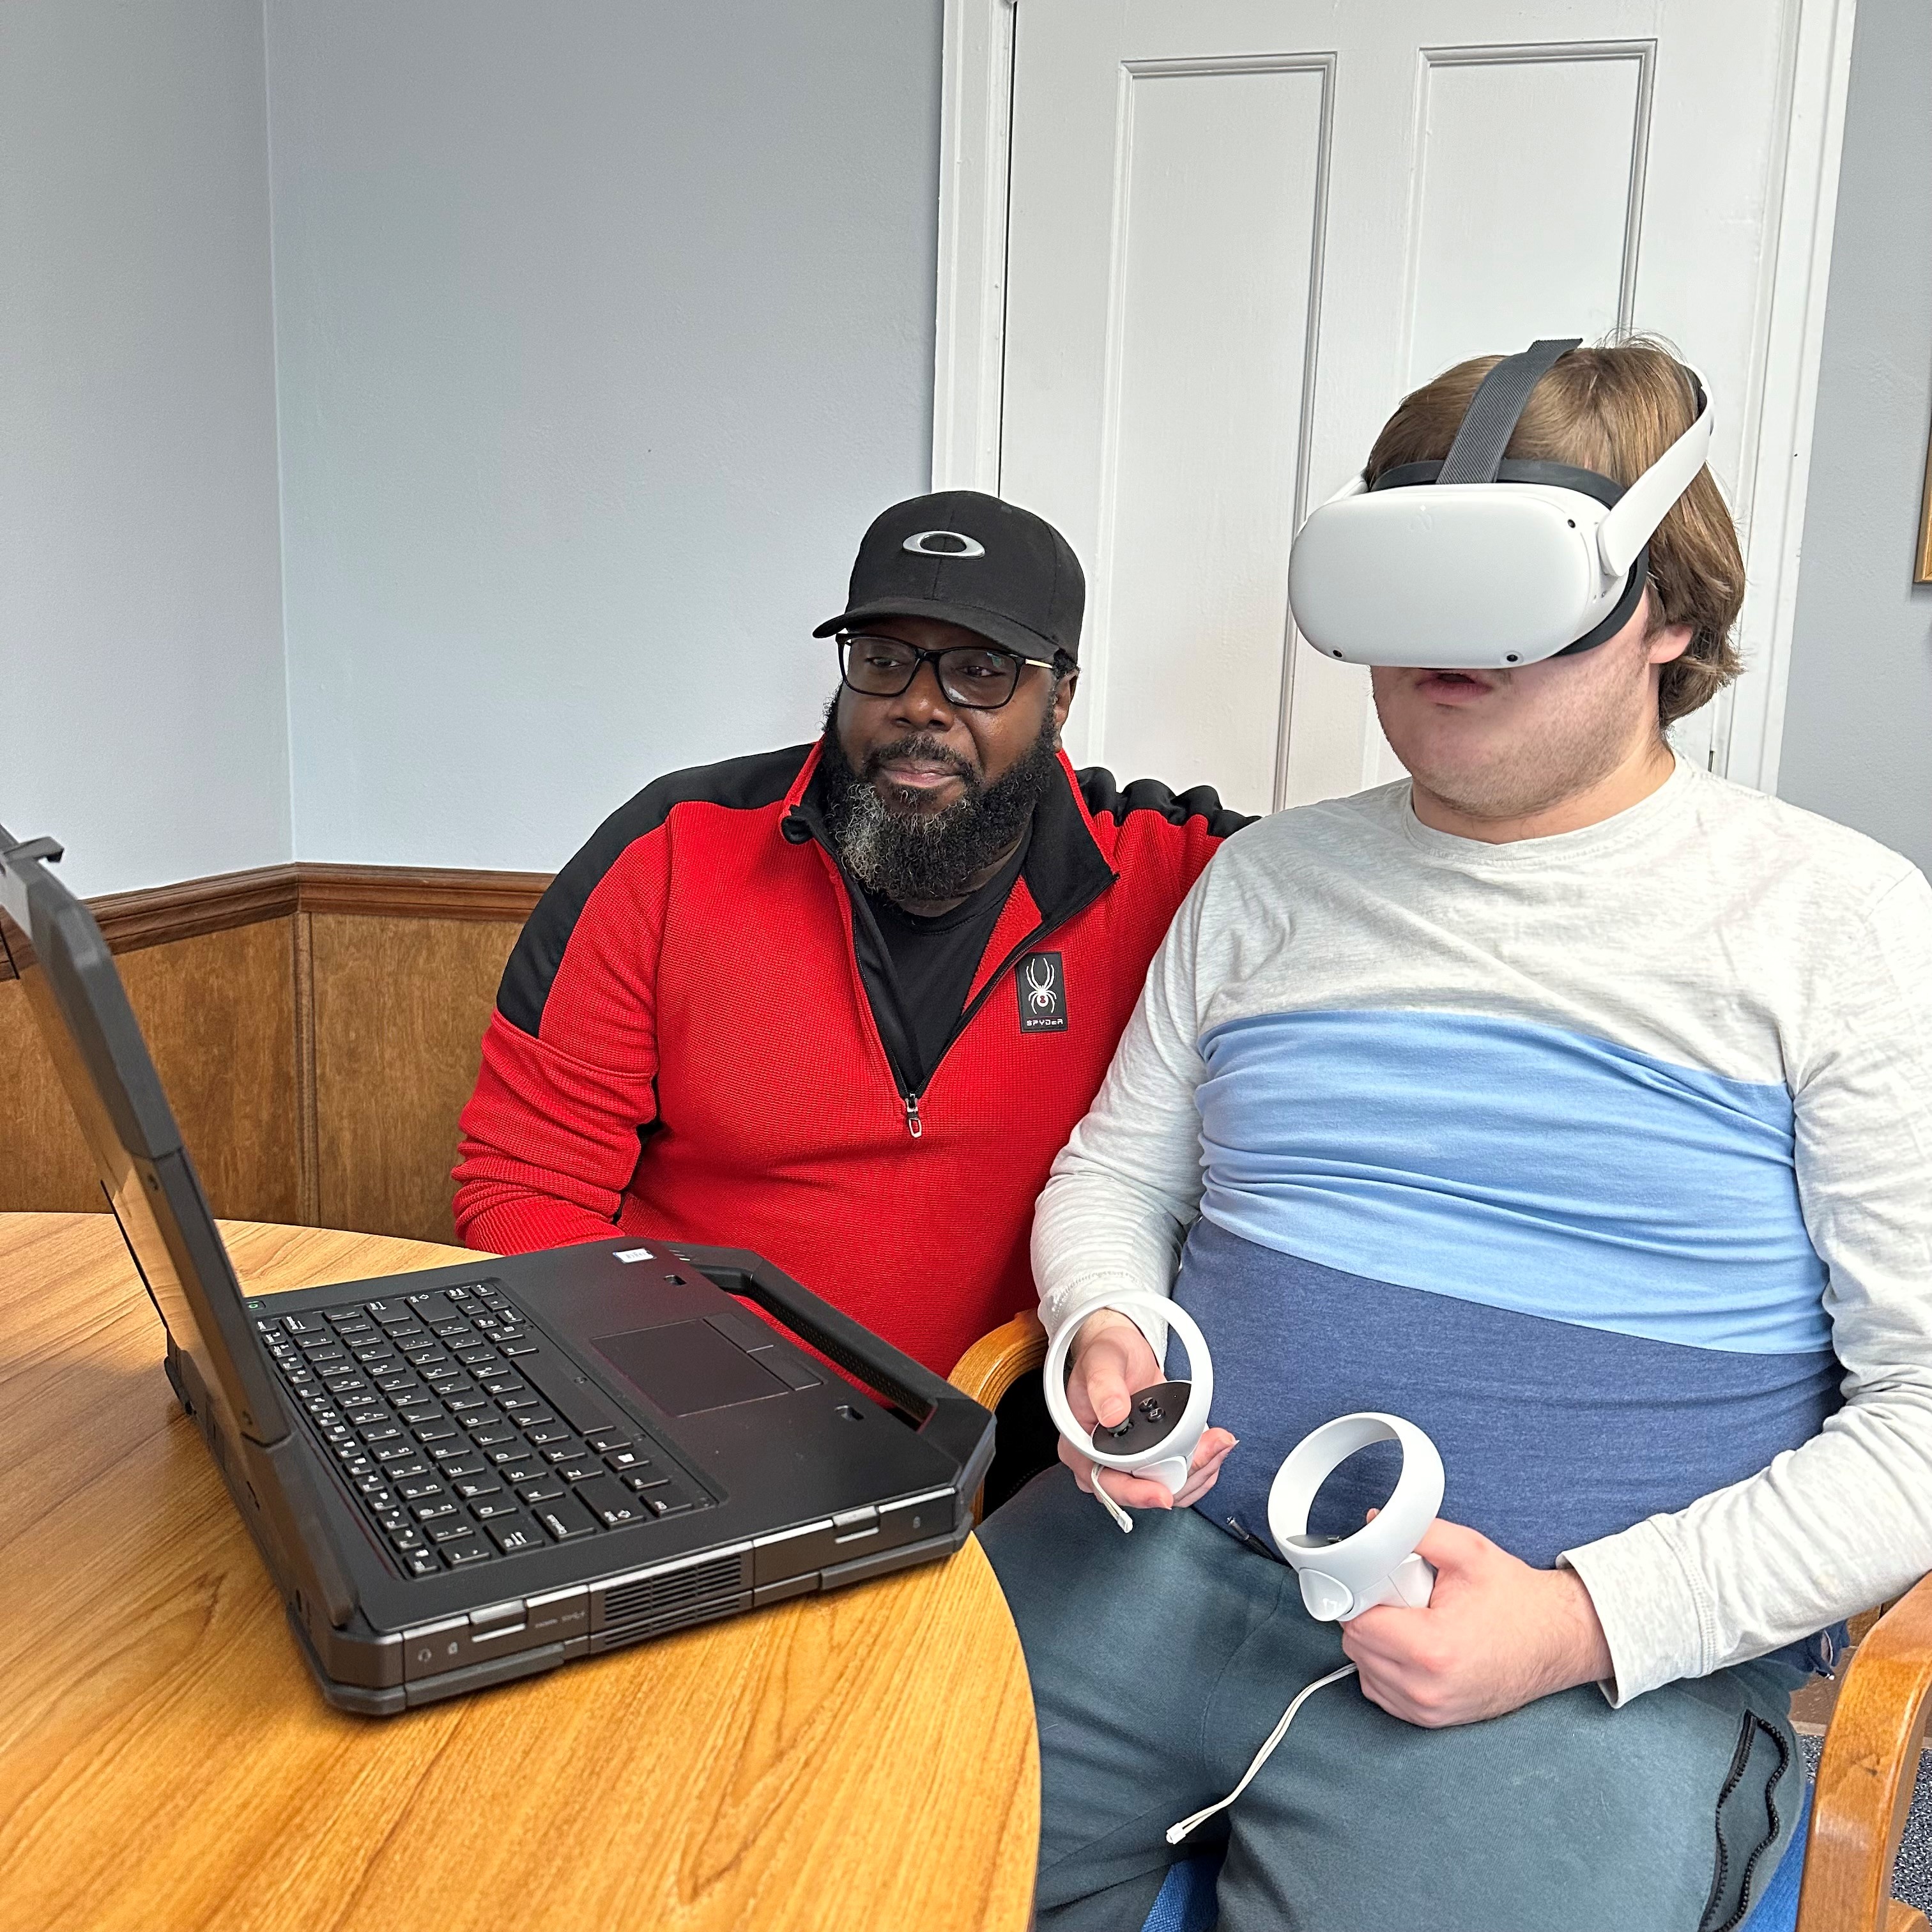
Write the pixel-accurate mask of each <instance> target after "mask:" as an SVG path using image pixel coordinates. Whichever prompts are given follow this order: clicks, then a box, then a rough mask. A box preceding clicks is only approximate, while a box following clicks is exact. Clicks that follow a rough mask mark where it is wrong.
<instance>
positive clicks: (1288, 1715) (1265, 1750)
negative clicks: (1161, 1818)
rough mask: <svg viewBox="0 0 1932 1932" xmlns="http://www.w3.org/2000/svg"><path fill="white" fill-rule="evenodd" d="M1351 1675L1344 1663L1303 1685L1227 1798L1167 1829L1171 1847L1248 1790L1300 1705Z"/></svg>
mask: <svg viewBox="0 0 1932 1932" xmlns="http://www.w3.org/2000/svg"><path fill="white" fill-rule="evenodd" d="M1352 1676H1355V1666H1354V1665H1353V1664H1343V1667H1341V1669H1340V1670H1331V1671H1330V1672H1329V1673H1328V1676H1326V1677H1318V1678H1316V1680H1315V1682H1313V1684H1307V1685H1303V1687H1302V1688H1301V1690H1300V1691H1298V1693H1297V1694H1296V1696H1295V1701H1294V1703H1292V1704H1290V1705H1289V1707H1288V1709H1286V1710H1285V1711H1284V1712H1283V1713H1282V1714H1281V1722H1280V1724H1277V1725H1276V1726H1275V1727H1274V1730H1272V1731H1271V1732H1270V1733H1268V1742H1267V1743H1266V1744H1265V1745H1262V1748H1261V1749H1260V1750H1259V1751H1256V1753H1255V1757H1254V1762H1253V1763H1252V1764H1250V1766H1248V1768H1247V1770H1246V1771H1244V1772H1242V1773H1241V1783H1240V1784H1238V1785H1236V1786H1235V1788H1234V1790H1232V1791H1231V1792H1229V1793H1228V1795H1227V1796H1226V1797H1225V1798H1224V1799H1222V1800H1221V1801H1220V1803H1219V1804H1218V1805H1209V1806H1208V1808H1207V1810H1206V1811H1196V1812H1195V1813H1194V1814H1193V1816H1191V1817H1187V1818H1184V1819H1182V1820H1181V1823H1179V1824H1178V1825H1170V1826H1169V1827H1168V1828H1167V1842H1168V1843H1169V1844H1170V1845H1178V1844H1179V1843H1180V1842H1181V1840H1182V1839H1183V1838H1186V1837H1187V1835H1188V1833H1189V1832H1191V1831H1193V1829H1195V1828H1196V1826H1199V1825H1205V1823H1207V1822H1208V1820H1209V1819H1210V1818H1211V1817H1214V1814H1215V1813H1216V1812H1217V1811H1226V1809H1227V1808H1228V1807H1229V1805H1232V1804H1233V1803H1234V1802H1235V1799H1238V1797H1240V1796H1241V1793H1243V1792H1244V1791H1245V1790H1247V1788H1248V1785H1249V1782H1250V1780H1251V1779H1252V1778H1253V1777H1254V1775H1255V1773H1256V1772H1258V1771H1259V1770H1260V1769H1261V1768H1262V1766H1263V1765H1265V1764H1266V1763H1268V1758H1269V1756H1270V1754H1271V1753H1272V1752H1273V1751H1274V1748H1275V1746H1276V1745H1278V1744H1280V1742H1281V1741H1282V1739H1283V1738H1284V1737H1286V1736H1287V1735H1288V1727H1289V1725H1290V1724H1292V1723H1294V1721H1295V1712H1298V1710H1300V1709H1301V1707H1302V1706H1303V1705H1304V1704H1305V1703H1307V1702H1308V1700H1309V1699H1310V1698H1311V1697H1313V1696H1314V1695H1315V1694H1316V1691H1319V1690H1320V1689H1321V1688H1322V1686H1323V1685H1327V1684H1339V1683H1340V1682H1341V1681H1342V1679H1343V1678H1345V1677H1352Z"/></svg>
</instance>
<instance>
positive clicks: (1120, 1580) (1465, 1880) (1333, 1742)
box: [980, 1469, 1803, 1932]
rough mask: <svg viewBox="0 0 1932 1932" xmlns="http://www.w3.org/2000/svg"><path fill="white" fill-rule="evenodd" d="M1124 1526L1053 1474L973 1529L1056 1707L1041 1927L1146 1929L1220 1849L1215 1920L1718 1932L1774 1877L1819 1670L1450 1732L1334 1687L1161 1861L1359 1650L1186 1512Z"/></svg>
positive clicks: (1751, 1668)
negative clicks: (1173, 1885)
mask: <svg viewBox="0 0 1932 1932" xmlns="http://www.w3.org/2000/svg"><path fill="white" fill-rule="evenodd" d="M1135 1524H1136V1527H1135V1530H1134V1533H1133V1535H1131V1536H1124V1535H1122V1534H1121V1532H1120V1531H1119V1530H1118V1529H1116V1528H1115V1526H1114V1525H1113V1524H1112V1523H1111V1522H1109V1520H1108V1519H1107V1517H1106V1514H1104V1513H1103V1511H1102V1510H1101V1508H1100V1505H1098V1504H1097V1502H1094V1499H1093V1498H1092V1497H1091V1496H1085V1495H1083V1494H1082V1493H1081V1492H1080V1491H1079V1490H1078V1489H1077V1488H1076V1487H1075V1484H1074V1483H1073V1478H1071V1476H1070V1475H1068V1473H1067V1471H1066V1470H1065V1469H1052V1470H1050V1471H1049V1472H1047V1473H1046V1475H1043V1476H1041V1477H1039V1478H1037V1479H1036V1480H1035V1481H1034V1482H1032V1483H1031V1484H1029V1485H1028V1487H1026V1488H1025V1490H1022V1491H1021V1492H1020V1493H1019V1495H1018V1496H1016V1497H1014V1499H1013V1501H1012V1502H1010V1503H1008V1504H1007V1506H1006V1507H1005V1508H1004V1509H1001V1510H1000V1511H998V1512H997V1513H996V1514H995V1515H993V1516H992V1517H990V1518H989V1520H987V1522H986V1524H985V1525H984V1526H983V1528H982V1529H981V1530H980V1541H981V1543H982V1544H983V1546H984V1547H985V1549H986V1554H987V1556H989V1558H990V1559H992V1565H993V1568H994V1569H995V1571H997V1572H998V1575H999V1579H1000V1582H1001V1586H1002V1588H1003V1589H1004V1590H1005V1592H1006V1595H1007V1602H1008V1604H1010V1606H1011V1607H1012V1610H1013V1617H1014V1620H1015V1622H1016V1623H1017V1624H1018V1625H1019V1633H1020V1640H1021V1642H1022V1645H1023V1646H1025V1651H1026V1658H1027V1666H1028V1671H1029V1673H1031V1677H1032V1680H1033V1690H1034V1708H1035V1710H1036V1712H1037V1714H1038V1718H1039V1723H1040V1777H1041V1786H1042V1790H1041V1821H1040V1880H1039V1893H1038V1912H1039V1924H1040V1928H1041V1932H1086V1928H1088V1927H1091V1928H1094V1932H1137V1928H1138V1927H1139V1926H1140V1924H1141V1923H1142V1920H1143V1919H1144V1918H1145V1917H1146V1915H1147V1913H1148V1908H1149V1907H1150V1906H1151V1905H1152V1903H1153V1902H1154V1895H1155V1894H1156V1893H1157V1891H1159V1890H1160V1885H1161V1882H1162V1880H1163V1878H1164V1877H1165V1876H1166V1870H1167V1866H1168V1863H1169V1860H1170V1859H1172V1858H1184V1857H1186V1856H1187V1855H1190V1853H1191V1852H1195V1851H1197V1850H1201V1849H1206V1848H1207V1847H1208V1846H1210V1845H1212V1844H1214V1843H1226V1846H1227V1860H1226V1864H1225V1865H1224V1866H1223V1869H1222V1873H1221V1878H1220V1927H1221V1932H1262V1928H1264V1927H1266V1928H1268V1932H1276V1928H1285V1927H1292V1928H1297V1932H1387V1928H1388V1927H1396V1926H1401V1927H1409V1926H1416V1927H1427V1928H1428V1932H1513V1928H1517V1927H1521V1928H1523V1932H1554V1928H1556V1927H1562V1928H1563V1932H1598V1928H1601V1932H1721V1928H1727V1927H1732V1926H1735V1925H1738V1924H1741V1923H1742V1921H1743V1919H1744V1917H1745V1913H1746V1912H1747V1911H1748V1909H1749V1906H1750V1903H1751V1900H1753V1899H1754V1898H1755V1897H1757V1894H1758V1893H1759V1892H1760V1891H1762V1890H1763V1887H1764V1886H1765V1885H1766V1883H1767V1882H1769V1879H1770V1876H1771V1874H1772V1872H1773V1871H1774V1870H1775V1869H1776V1868H1777V1864H1778V1859H1779V1858H1780V1857H1781V1856H1782V1855H1783V1853H1784V1849H1785V1845H1786V1843H1787V1841H1788V1840H1789V1838H1790V1835H1791V1832H1792V1824H1793V1817H1794V1815H1795V1814H1796V1811H1797V1808H1798V1800H1799V1790H1800V1781H1801V1780H1802V1775H1803V1773H1802V1766H1801V1765H1800V1763H1799V1758H1798V1753H1797V1751H1796V1746H1795V1744H1794V1742H1793V1736H1792V1733H1791V1728H1790V1724H1789V1722H1788V1721H1787V1715H1786V1709H1787V1704H1788V1702H1789V1700H1790V1694H1791V1691H1793V1688H1795V1687H1796V1685H1798V1684H1799V1683H1800V1682H1802V1679H1801V1678H1800V1676H1799V1674H1798V1673H1796V1671H1794V1670H1791V1669H1790V1668H1789V1667H1787V1666H1785V1665H1784V1664H1771V1663H1761V1664H1745V1665H1742V1666H1740V1667H1738V1668H1736V1669H1735V1670H1726V1671H1721V1672H1719V1673H1717V1674H1716V1675H1715V1676H1711V1677H1707V1678H1703V1679H1698V1680H1697V1681H1695V1682H1688V1683H1680V1684H1675V1685H1668V1686H1667V1687H1665V1688H1664V1689H1662V1690H1659V1691H1652V1692H1650V1693H1649V1694H1648V1695H1647V1696H1645V1697H1640V1698H1638V1699H1637V1700H1635V1701H1634V1702H1633V1703H1631V1704H1629V1705H1628V1706H1625V1709H1622V1710H1620V1711H1615V1710H1613V1709H1611V1708H1610V1705H1609V1704H1608V1703H1607V1702H1606V1701H1605V1700H1604V1697H1603V1695H1602V1694H1601V1692H1600V1691H1598V1690H1597V1689H1596V1688H1595V1686H1594V1685H1585V1686H1583V1687H1582V1688H1579V1689H1577V1690H1574V1691H1565V1692H1563V1693H1562V1694H1560V1695H1559V1696H1556V1697H1546V1698H1544V1699H1542V1700H1540V1701H1538V1703H1534V1704H1531V1705H1529V1706H1526V1707H1525V1708H1524V1709H1522V1710H1520V1711H1516V1712H1511V1714H1510V1715H1508V1716H1507V1717H1504V1718H1494V1719H1492V1720H1491V1721H1489V1722H1487V1723H1485V1724H1466V1725H1461V1726H1457V1727H1453V1728H1451V1729H1448V1730H1421V1729H1419V1728H1418V1727H1415V1726H1413V1725H1410V1724H1404V1723H1403V1722H1402V1721H1400V1720H1399V1719H1397V1718H1391V1717H1390V1716H1389V1715H1388V1714H1387V1712H1384V1711H1382V1710H1381V1709H1378V1708H1377V1707H1376V1706H1375V1705H1373V1704H1371V1703H1370V1702H1369V1701H1368V1700H1367V1699H1366V1698H1365V1697H1363V1695H1362V1694H1361V1690H1360V1689H1359V1688H1358V1686H1357V1685H1356V1683H1355V1680H1354V1679H1352V1678H1349V1679H1343V1681H1342V1682H1340V1683H1339V1684H1334V1685H1330V1686H1329V1687H1328V1688H1326V1689H1325V1690H1322V1691H1317V1692H1316V1694H1315V1695H1314V1697H1312V1698H1311V1699H1310V1701H1309V1702H1308V1703H1307V1704H1305V1705H1304V1706H1303V1707H1302V1709H1301V1712H1300V1714H1299V1715H1298V1716H1297V1717H1296V1718H1295V1722H1294V1724H1293V1725H1292V1727H1290V1728H1289V1733H1288V1735H1287V1736H1286V1737H1285V1738H1284V1739H1283V1740H1282V1742H1281V1743H1280V1745H1278V1746H1277V1748H1276V1750H1275V1754H1274V1757H1271V1759H1270V1760H1268V1764H1267V1766H1265V1768H1264V1769H1263V1770H1262V1772H1261V1774H1260V1775H1259V1777H1257V1778H1256V1780H1255V1781H1254V1783H1253V1784H1251V1785H1250V1786H1249V1787H1248V1789H1247V1791H1246V1792H1245V1793H1243V1794H1242V1796H1241V1799H1239V1801H1238V1802H1237V1803H1236V1804H1235V1805H1234V1806H1233V1808H1232V1810H1230V1811H1226V1812H1223V1813H1222V1814H1219V1816H1217V1817H1216V1818H1215V1819H1214V1820H1212V1821H1211V1823H1209V1824H1208V1826H1204V1827H1203V1828H1202V1830H1201V1832H1199V1833H1198V1834H1197V1835H1196V1837H1195V1838H1192V1839H1190V1840H1188V1841H1185V1842H1184V1843H1183V1844H1182V1845H1181V1846H1180V1847H1179V1848H1178V1849H1170V1847H1169V1846H1168V1845H1167V1844H1166V1842H1165V1841H1164V1838H1163V1833H1164V1832H1166V1828H1167V1827H1168V1826H1169V1825H1170V1824H1172V1823H1174V1822H1175V1820H1178V1819H1179V1818H1181V1817H1184V1816H1186V1815H1187V1814H1188V1813H1190V1812H1192V1811H1196V1810H1197V1809H1198V1808H1200V1807H1201V1806H1202V1805H1208V1804H1211V1803H1212V1802H1214V1800H1215V1799H1217V1798H1220V1797H1222V1796H1225V1795H1226V1793H1228V1792H1229V1791H1231V1790H1233V1789H1234V1787H1235V1784H1236V1782H1237V1781H1238V1780H1239V1778H1240V1777H1241V1773H1242V1772H1243V1771H1244V1769H1246V1768H1247V1763H1248V1761H1249V1760H1250V1758H1251V1757H1253V1754H1254V1753H1255V1751H1256V1750H1257V1749H1258V1748H1259V1746H1260V1745H1261V1743H1262V1739H1265V1737H1266V1736H1268V1733H1269V1732H1270V1731H1271V1730H1273V1729H1274V1725H1275V1723H1276V1721H1277V1719H1278V1718H1280V1715H1281V1713H1282V1711H1283V1708H1284V1707H1285V1706H1286V1704H1287V1703H1288V1700H1289V1698H1290V1697H1292V1696H1293V1695H1294V1694H1295V1692H1296V1691H1298V1690H1299V1689H1301V1687H1302V1686H1303V1685H1305V1684H1307V1683H1309V1682H1311V1681H1312V1680H1313V1679H1315V1678H1317V1677H1319V1676H1322V1675H1324V1674H1325V1673H1327V1672H1328V1671H1331V1670H1334V1669H1335V1668H1336V1667H1337V1666H1338V1665H1340V1664H1343V1663H1345V1662H1346V1661H1347V1660H1346V1658H1344V1657H1343V1654H1342V1648H1341V1641H1340V1634H1339V1631H1338V1630H1337V1627H1336V1626H1334V1625H1330V1624H1319V1623H1316V1622H1314V1621H1313V1619H1311V1618H1310V1616H1308V1615H1307V1612H1306V1611H1305V1610H1304V1609H1303V1608H1302V1605H1301V1595H1300V1592H1299V1591H1298V1589H1297V1586H1296V1583H1295V1575H1294V1573H1293V1572H1292V1571H1290V1570H1289V1569H1287V1568H1286V1567H1285V1566H1283V1565H1281V1564H1279V1563H1277V1562H1274V1561H1273V1560H1272V1559H1271V1558H1269V1557H1267V1556H1262V1555H1261V1554H1259V1553H1256V1552H1254V1551H1252V1550H1246V1549H1244V1548H1243V1547H1241V1545H1240V1544H1238V1543H1237V1542H1235V1540H1234V1539H1233V1538H1232V1537H1229V1536H1228V1535H1226V1534H1224V1533H1223V1532H1221V1531H1220V1530H1218V1529H1215V1528H1214V1526H1212V1525H1211V1524H1210V1523H1208V1522H1206V1521H1205V1520H1204V1519H1203V1518H1202V1517H1200V1516H1199V1515H1198V1514H1196V1512H1195V1511H1193V1510H1178V1511H1175V1512H1174V1513H1173V1514H1171V1515H1169V1514H1162V1513H1160V1512H1158V1511H1137V1512H1136V1517H1135Z"/></svg>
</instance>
